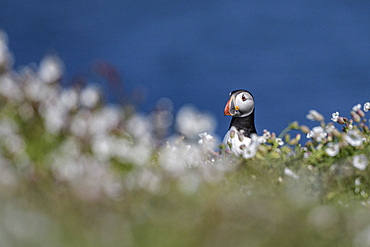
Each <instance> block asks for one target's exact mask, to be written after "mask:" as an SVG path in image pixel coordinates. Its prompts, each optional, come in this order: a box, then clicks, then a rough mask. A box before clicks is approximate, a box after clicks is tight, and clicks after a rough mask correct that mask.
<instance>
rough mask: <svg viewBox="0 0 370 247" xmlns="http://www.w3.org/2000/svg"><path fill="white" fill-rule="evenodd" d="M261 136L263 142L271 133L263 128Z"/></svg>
mask: <svg viewBox="0 0 370 247" xmlns="http://www.w3.org/2000/svg"><path fill="white" fill-rule="evenodd" d="M262 138H263V143H265V142H266V141H267V140H268V139H270V138H271V133H270V131H268V130H266V129H264V130H263V135H262Z"/></svg>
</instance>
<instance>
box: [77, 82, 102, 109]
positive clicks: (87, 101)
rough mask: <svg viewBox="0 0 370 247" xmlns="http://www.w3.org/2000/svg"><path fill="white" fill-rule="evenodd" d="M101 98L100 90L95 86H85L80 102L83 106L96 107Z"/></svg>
mask: <svg viewBox="0 0 370 247" xmlns="http://www.w3.org/2000/svg"><path fill="white" fill-rule="evenodd" d="M99 99H100V93H99V90H98V89H97V88H96V87H94V86H88V87H86V88H84V89H83V90H82V92H81V95H80V103H81V105H82V106H85V107H88V108H94V107H95V106H96V104H98V102H99Z"/></svg>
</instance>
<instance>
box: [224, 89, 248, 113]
mask: <svg viewBox="0 0 370 247" xmlns="http://www.w3.org/2000/svg"><path fill="white" fill-rule="evenodd" d="M253 110H254V99H253V96H252V94H251V93H250V92H248V91H247V90H244V89H238V90H235V91H232V92H231V93H230V99H229V101H228V102H227V103H226V106H225V111H224V114H225V116H226V115H229V116H233V117H246V116H249V115H250V114H252V112H253Z"/></svg>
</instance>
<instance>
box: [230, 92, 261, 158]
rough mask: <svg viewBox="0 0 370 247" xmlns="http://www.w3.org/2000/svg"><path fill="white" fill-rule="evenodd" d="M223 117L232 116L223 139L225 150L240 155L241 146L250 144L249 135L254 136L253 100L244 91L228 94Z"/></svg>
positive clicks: (249, 94) (250, 95) (248, 93)
mask: <svg viewBox="0 0 370 247" xmlns="http://www.w3.org/2000/svg"><path fill="white" fill-rule="evenodd" d="M229 96H230V98H229V100H228V101H227V103H226V106H225V110H224V115H225V116H232V119H231V122H230V126H229V129H228V131H227V133H226V135H225V137H224V139H223V144H224V145H225V148H226V150H229V151H231V152H232V153H234V154H236V155H240V154H241V153H242V146H243V145H249V144H250V143H251V135H252V134H256V135H257V131H256V127H255V125H254V98H253V96H252V94H251V93H250V92H249V91H247V90H244V89H238V90H234V91H232V92H231V93H230V94H229Z"/></svg>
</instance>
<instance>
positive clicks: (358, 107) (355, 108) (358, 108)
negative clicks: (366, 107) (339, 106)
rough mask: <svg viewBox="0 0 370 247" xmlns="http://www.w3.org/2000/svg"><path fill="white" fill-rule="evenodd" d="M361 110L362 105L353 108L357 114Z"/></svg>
mask: <svg viewBox="0 0 370 247" xmlns="http://www.w3.org/2000/svg"><path fill="white" fill-rule="evenodd" d="M360 109H361V104H357V105H355V106H354V107H352V110H353V111H355V112H356V111H358V110H360Z"/></svg>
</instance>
